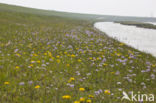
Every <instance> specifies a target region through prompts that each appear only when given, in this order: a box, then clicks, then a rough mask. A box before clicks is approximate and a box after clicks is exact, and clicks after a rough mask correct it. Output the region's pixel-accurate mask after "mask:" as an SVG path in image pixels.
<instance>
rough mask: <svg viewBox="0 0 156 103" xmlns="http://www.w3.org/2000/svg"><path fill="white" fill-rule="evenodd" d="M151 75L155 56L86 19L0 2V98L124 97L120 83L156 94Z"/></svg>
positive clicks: (54, 101)
mask: <svg viewBox="0 0 156 103" xmlns="http://www.w3.org/2000/svg"><path fill="white" fill-rule="evenodd" d="M3 6H4V5H3ZM10 8H12V7H11V6H10ZM18 8H20V7H18ZM21 10H22V8H21ZM31 10H32V9H31ZM17 11H19V9H18V10H17ZM38 12H40V11H38ZM143 71H144V72H143ZM152 75H156V59H155V58H154V57H152V56H151V55H148V54H145V53H141V52H139V51H137V50H135V49H133V48H130V47H128V46H126V45H124V44H122V43H119V42H118V41H115V40H113V39H111V38H109V37H107V36H106V35H105V34H104V33H101V32H99V31H97V30H96V29H94V28H93V27H92V23H90V22H88V21H84V20H80V19H79V20H78V19H74V18H72V19H71V18H70V19H69V18H63V17H58V16H56V15H55V16H51V15H47V16H46V15H43V14H41V15H40V14H33V13H28V12H27V9H25V11H22V12H16V10H13V9H12V10H11V9H10V10H9V9H8V7H6V8H5V6H4V7H2V6H0V103H43V102H44V103H73V102H74V101H76V100H77V101H78V100H79V99H80V97H84V98H85V99H91V100H92V102H93V103H121V99H119V97H122V91H119V89H123V90H124V91H126V92H129V91H132V90H133V91H134V92H137V91H141V92H142V93H153V94H156V88H155V87H156V82H155V79H154V78H153V76H152ZM71 77H72V78H71ZM73 78H74V79H75V80H73ZM119 82H120V83H121V84H120V83H119ZM143 83H145V85H142V84H143ZM73 85H74V87H71V86H73ZM36 86H39V87H40V88H38V89H37V88H35V87H36ZM145 87H146V88H145ZM79 88H85V91H79ZM101 90H102V91H101ZM104 90H110V93H111V95H110V94H109V93H104ZM97 91H98V92H97ZM96 94H97V95H96ZM64 95H70V96H71V99H67V100H66V99H63V98H62V96H64ZM88 95H93V96H94V98H89V97H88ZM124 103H127V101H125V102H124Z"/></svg>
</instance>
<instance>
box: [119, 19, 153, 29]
mask: <svg viewBox="0 0 156 103" xmlns="http://www.w3.org/2000/svg"><path fill="white" fill-rule="evenodd" d="M116 23H120V24H123V25H132V26H136V27H141V28H148V29H156V25H153V24H149V23H141V22H134V21H121V22H116Z"/></svg>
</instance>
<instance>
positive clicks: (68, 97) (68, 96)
mask: <svg viewBox="0 0 156 103" xmlns="http://www.w3.org/2000/svg"><path fill="white" fill-rule="evenodd" d="M62 98H63V99H71V96H70V95H64V96H62Z"/></svg>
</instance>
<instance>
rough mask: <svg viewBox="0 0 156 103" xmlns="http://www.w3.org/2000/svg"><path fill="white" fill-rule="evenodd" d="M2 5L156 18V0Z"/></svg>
mask: <svg viewBox="0 0 156 103" xmlns="http://www.w3.org/2000/svg"><path fill="white" fill-rule="evenodd" d="M0 3H7V4H13V5H19V6H25V7H31V8H39V9H46V10H57V11H66V12H75V13H87V14H104V15H120V16H138V17H156V0H0Z"/></svg>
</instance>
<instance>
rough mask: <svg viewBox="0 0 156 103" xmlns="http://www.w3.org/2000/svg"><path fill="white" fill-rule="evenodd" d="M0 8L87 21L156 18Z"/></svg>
mask: <svg viewBox="0 0 156 103" xmlns="http://www.w3.org/2000/svg"><path fill="white" fill-rule="evenodd" d="M0 10H3V11H15V12H21V13H23V12H25V13H31V14H38V15H46V16H60V17H65V18H70V19H71V18H74V19H81V20H82V19H83V20H89V21H123V20H124V21H138V22H156V18H150V17H149V18H147V17H146V18H145V17H128V16H127V17H126V16H125V17H123V16H113V15H92V14H78V13H68V12H58V11H50V10H49V11H48V10H39V9H32V8H24V7H18V6H10V5H6V4H0Z"/></svg>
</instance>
